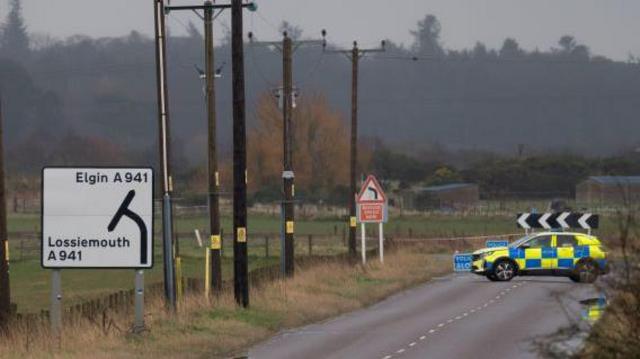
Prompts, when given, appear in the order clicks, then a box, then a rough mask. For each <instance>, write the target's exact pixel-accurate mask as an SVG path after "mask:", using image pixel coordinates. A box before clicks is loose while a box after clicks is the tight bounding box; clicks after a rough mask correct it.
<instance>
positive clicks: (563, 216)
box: [516, 212, 600, 229]
mask: <svg viewBox="0 0 640 359" xmlns="http://www.w3.org/2000/svg"><path fill="white" fill-rule="evenodd" d="M516 222H517V224H518V227H520V228H525V229H530V228H544V229H555V228H563V229H570V228H582V229H597V228H598V226H599V224H600V217H599V216H598V215H597V214H592V213H576V212H559V213H519V214H518V215H517V217H516Z"/></svg>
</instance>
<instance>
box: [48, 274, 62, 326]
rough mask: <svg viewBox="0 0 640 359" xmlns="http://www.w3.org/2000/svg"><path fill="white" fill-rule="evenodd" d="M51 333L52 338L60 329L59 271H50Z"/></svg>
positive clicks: (60, 289) (60, 290)
mask: <svg viewBox="0 0 640 359" xmlns="http://www.w3.org/2000/svg"><path fill="white" fill-rule="evenodd" d="M49 315H50V317H49V321H50V322H51V323H50V324H51V332H52V333H53V335H54V336H57V335H59V334H60V331H61V329H62V273H60V269H54V270H52V271H51V308H50V310H49Z"/></svg>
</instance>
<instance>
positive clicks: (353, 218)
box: [349, 217, 358, 227]
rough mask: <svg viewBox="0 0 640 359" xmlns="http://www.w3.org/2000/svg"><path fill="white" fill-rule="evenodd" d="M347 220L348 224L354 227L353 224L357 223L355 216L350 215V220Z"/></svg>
mask: <svg viewBox="0 0 640 359" xmlns="http://www.w3.org/2000/svg"><path fill="white" fill-rule="evenodd" d="M349 222H350V223H349V224H350V225H351V227H355V226H357V225H358V222H357V221H356V217H351V220H350V221H349Z"/></svg>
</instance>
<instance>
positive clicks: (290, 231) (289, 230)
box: [287, 221, 293, 234]
mask: <svg viewBox="0 0 640 359" xmlns="http://www.w3.org/2000/svg"><path fill="white" fill-rule="evenodd" d="M287 234H293V221H287Z"/></svg>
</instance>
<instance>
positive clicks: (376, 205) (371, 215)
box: [356, 176, 387, 264]
mask: <svg viewBox="0 0 640 359" xmlns="http://www.w3.org/2000/svg"><path fill="white" fill-rule="evenodd" d="M356 204H357V212H356V213H357V218H358V221H359V222H360V223H361V232H362V233H361V241H362V245H361V247H362V248H361V251H362V264H366V262H367V245H366V241H367V240H366V237H367V236H366V231H365V230H366V228H365V224H366V223H378V224H379V229H378V239H379V242H378V251H379V253H380V263H383V262H384V232H383V223H384V222H386V221H387V197H386V196H385V194H384V191H383V190H382V186H380V183H379V182H378V180H377V179H376V178H375V177H374V176H368V177H367V179H366V180H365V181H364V184H363V185H362V188H361V189H360V192H359V193H358V195H357V196H356Z"/></svg>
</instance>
